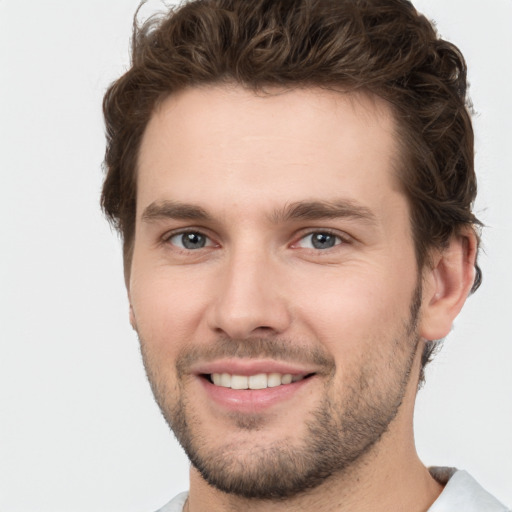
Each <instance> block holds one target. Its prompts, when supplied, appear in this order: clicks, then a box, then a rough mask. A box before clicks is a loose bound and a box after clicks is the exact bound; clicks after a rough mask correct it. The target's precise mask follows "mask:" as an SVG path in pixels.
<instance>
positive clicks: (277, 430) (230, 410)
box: [128, 85, 475, 512]
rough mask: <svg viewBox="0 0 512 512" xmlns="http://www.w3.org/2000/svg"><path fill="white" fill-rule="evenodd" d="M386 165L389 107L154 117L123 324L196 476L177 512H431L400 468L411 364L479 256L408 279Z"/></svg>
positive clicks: (397, 205) (406, 241)
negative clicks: (132, 334) (185, 509)
mask: <svg viewBox="0 0 512 512" xmlns="http://www.w3.org/2000/svg"><path fill="white" fill-rule="evenodd" d="M398 161H399V155H397V150H396V144H395V132H394V121H393V116H392V114H391V111H390V109H389V107H388V106H387V105H386V104H385V103H384V102H382V101H380V100H378V99H376V98H369V97H367V96H364V95H354V94H342V93H339V92H332V91H322V90H317V89H307V90H306V89H298V90H293V91H277V90H276V91H273V93H272V94H261V95H256V94H255V93H253V92H251V91H247V90H245V89H243V88H242V87H239V86H234V85H233V86H215V87H214V86H208V87H203V88H195V89H187V90H185V91H183V92H181V93H178V94H175V95H173V96H171V97H169V98H168V99H167V100H165V101H164V102H162V104H161V105H160V106H159V107H158V109H157V110H156V111H155V113H154V115H153V117H152V119H151V121H150V123H149V125H148V127H147V129H146V132H145V135H144V139H143V143H142V147H141V151H140V158H139V169H138V183H137V186H138V192H137V221H136V234H135V245H134V252H133V260H132V266H131V270H130V281H129V286H128V288H129V297H130V304H131V313H130V314H131V322H132V325H133V326H134V328H135V329H136V330H137V332H138V335H139V337H140V340H141V347H142V353H143V357H144V363H145V366H146V371H147V374H148V377H149V379H150V382H151V385H152V388H153V391H154V393H155V397H156V399H157V402H158V404H159V405H160V407H161V409H162V412H163V414H164V416H165V418H166V420H167V421H168V423H169V424H170V425H171V426H172V428H173V430H174V431H175V434H176V436H177V438H178V440H179V441H180V442H181V443H182V445H183V446H184V448H185V449H186V451H187V454H188V455H189V457H190V459H191V461H192V462H193V465H194V466H193V468H192V470H191V489H190V501H189V508H190V510H191V511H199V510H230V509H231V508H234V509H236V508H238V509H240V508H241V507H242V506H243V507H244V508H245V509H247V510H267V511H268V510H306V509H310V507H311V506H312V503H314V504H315V509H316V510H319V511H320V510H352V511H356V510H372V511H380V510H408V511H409V512H410V511H416V510H417V511H420V510H426V509H427V508H428V506H429V505H430V504H431V503H432V502H433V501H434V500H435V498H436V497H437V495H438V494H439V492H440V486H439V485H438V484H437V483H436V482H434V481H433V480H432V479H431V478H430V477H429V475H428V472H427V470H426V469H425V468H424V466H423V465H422V464H421V463H420V461H419V460H418V458H417V455H416V452H415V449H414V441H413V430H412V413H413V407H414V398H415V393H416V388H417V382H418V374H419V359H420V354H421V349H422V347H423V340H424V339H436V338H440V337H443V336H444V335H446V334H447V332H448V330H449V328H450V326H451V321H452V320H453V317H454V316H455V315H456V314H457V312H458V310H459V309H460V307H461V306H462V304H463V301H464V300H463V299H464V298H465V295H466V294H467V291H468V289H469V286H470V280H471V276H472V265H471V261H472V258H473V261H474V252H475V247H474V245H475V244H474V239H472V238H471V236H470V235H468V236H464V237H462V236H461V237H458V238H454V240H453V241H452V242H451V243H450V245H449V247H448V248H447V250H446V251H445V252H444V253H442V254H441V253H439V254H437V253H436V255H434V258H433V263H432V267H431V268H430V267H429V269H427V270H425V269H418V268H417V265H416V259H415V252H414V245H413V239H412V234H411V226H410V220H409V208H408V203H407V199H406V197H405V196H404V194H403V193H402V191H401V189H400V186H399V182H398V179H397V177H396V175H395V172H396V167H397V162H398ZM233 376H234V377H233ZM288 376H291V377H288ZM276 379H277V380H276ZM279 379H280V380H279ZM290 379H291V380H292V382H291V383H290V382H288V381H289V380H290ZM279 383H281V385H276V384H279ZM226 386H231V387H226ZM244 386H245V387H247V386H252V387H255V388H257V389H232V388H237V387H244ZM267 386H271V387H267ZM283 498H287V500H286V501H283ZM242 503H243V505H242ZM230 507H231V508H230Z"/></svg>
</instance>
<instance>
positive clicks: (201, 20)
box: [101, 0, 481, 361]
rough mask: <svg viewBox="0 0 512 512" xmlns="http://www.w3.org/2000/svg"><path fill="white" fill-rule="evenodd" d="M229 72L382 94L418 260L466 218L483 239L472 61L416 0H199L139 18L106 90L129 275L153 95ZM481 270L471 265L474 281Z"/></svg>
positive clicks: (258, 87) (108, 186)
mask: <svg viewBox="0 0 512 512" xmlns="http://www.w3.org/2000/svg"><path fill="white" fill-rule="evenodd" d="M224 82H226V83H228V82H229V83H232V82H235V83H238V84H241V85H243V86H244V87H247V88H249V89H251V90H254V91H258V92H264V91H265V87H268V86H279V87H283V88H292V87H323V88H329V89H336V90H343V91H362V92H365V93H368V94H373V95H377V96H379V97H380V98H383V99H384V100H386V101H387V102H388V103H389V104H390V106H391V108H392V111H393V113H394V116H395V119H396V122H397V126H398V138H399V140H398V142H399V145H400V150H401V155H400V157H401V161H400V172H399V177H400V181H401V183H402V186H403V189H404V191H405V193H406V195H407V197H408V199H409V202H410V208H411V223H412V229H413V235H414V239H415V249H416V257H417V261H418V266H419V268H422V266H423V265H424V264H425V262H426V258H427V257H428V249H430V248H432V247H440V248H442V247H443V246H444V245H445V244H446V243H447V241H448V240H449V239H450V237H451V236H452V235H454V234H456V233H458V232H459V231H460V229H461V228H462V227H467V226H471V227H472V228H473V229H474V230H475V233H476V236H477V239H479V230H478V228H479V226H480V222H479V221H478V219H477V218H476V217H475V216H474V214H473V213H472V205H473V202H474V199H475V196H476V177H475V172H474V155H473V151H474V150H473V129H472V124H471V118H470V105H469V100H468V98H467V95H466V89H467V82H466V64H465V62H464V58H463V56H462V54H461V52H460V51H459V50H458V49H457V48H456V47H455V46H454V45H453V44H451V43H449V42H447V41H444V40H443V39H441V38H440V37H439V36H438V34H437V32H436V30H435V28H434V27H433V26H432V24H431V23H430V22H429V21H428V20H427V19H426V18H425V17H424V16H423V15H421V14H419V13H418V12H417V11H416V10H415V8H414V7H413V5H412V4H411V2H409V1H407V0H194V1H191V2H187V3H185V4H183V5H181V6H180V7H178V8H174V9H171V11H170V12H169V13H166V14H162V15H159V16H154V17H152V18H150V19H149V20H147V21H146V22H145V23H143V24H142V25H141V26H139V25H137V23H134V33H133V40H132V66H131V68H130V69H129V70H128V71H127V72H126V73H125V74H124V75H123V76H122V77H121V78H119V79H118V80H117V81H116V82H114V83H113V84H112V85H111V87H110V88H109V89H108V91H107V93H106V94H105V98H104V103H103V108H104V115H105V121H106V133H107V150H106V156H105V167H106V170H107V175H106V179H105V182H104V186H103V193H102V196H101V204H102V207H103V209H104V211H105V213H106V215H107V217H108V218H109V220H110V221H111V222H112V223H113V224H114V226H115V227H116V228H117V229H118V230H119V232H120V233H121V235H122V238H123V241H124V261H125V272H126V273H127V275H128V274H129V268H130V262H131V254H132V248H133V241H134V231H135V211H136V174H137V157H138V153H139V148H140V144H141V139H142V136H143V134H144V130H145V128H146V125H147V123H148V121H149V119H150V117H151V115H152V113H153V111H154V109H155V107H156V106H157V105H158V104H159V102H161V101H162V100H163V99H165V98H166V97H168V96H169V95H170V94H173V93H175V92H176V91H178V90H181V89H183V88H186V87H191V86H195V85H204V84H219V83H224ZM480 281H481V272H480V269H479V267H478V265H476V278H475V281H474V285H473V291H474V290H476V288H477V287H478V286H479V284H480ZM430 355H431V354H430V353H427V352H425V353H424V360H425V361H427V360H428V359H429V358H430Z"/></svg>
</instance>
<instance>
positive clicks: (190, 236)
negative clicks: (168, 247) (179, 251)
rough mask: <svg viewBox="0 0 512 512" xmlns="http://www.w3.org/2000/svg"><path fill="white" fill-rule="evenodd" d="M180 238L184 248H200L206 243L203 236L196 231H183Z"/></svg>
mask: <svg viewBox="0 0 512 512" xmlns="http://www.w3.org/2000/svg"><path fill="white" fill-rule="evenodd" d="M181 240H182V242H183V247H185V248H186V249H201V248H202V247H204V246H205V243H206V240H205V237H204V236H203V235H200V234H198V233H184V234H183V235H182V237H181Z"/></svg>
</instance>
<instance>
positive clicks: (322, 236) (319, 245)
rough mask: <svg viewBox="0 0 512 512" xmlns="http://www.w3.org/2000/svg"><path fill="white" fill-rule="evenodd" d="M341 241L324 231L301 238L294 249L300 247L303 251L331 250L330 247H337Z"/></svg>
mask: <svg viewBox="0 0 512 512" xmlns="http://www.w3.org/2000/svg"><path fill="white" fill-rule="evenodd" d="M342 242H343V240H342V239H341V238H340V237H339V236H336V235H333V234H332V233H329V232H326V231H315V232H314V233H309V234H308V235H306V236H304V237H302V238H301V239H300V240H299V241H298V242H297V244H296V247H302V248H303V249H319V250H322V249H323V250H325V249H331V248H332V247H334V246H336V245H339V244H341V243H342Z"/></svg>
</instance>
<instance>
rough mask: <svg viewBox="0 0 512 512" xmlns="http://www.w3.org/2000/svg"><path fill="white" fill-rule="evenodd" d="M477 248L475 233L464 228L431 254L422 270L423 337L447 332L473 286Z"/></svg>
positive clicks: (421, 329) (431, 336)
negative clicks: (445, 244) (427, 264)
mask: <svg viewBox="0 0 512 512" xmlns="http://www.w3.org/2000/svg"><path fill="white" fill-rule="evenodd" d="M476 252H477V241H476V236H475V233H474V232H473V230H472V229H471V228H467V229H465V230H463V231H462V232H461V233H460V234H458V235H453V236H452V238H451V239H450V241H449V243H448V245H447V246H446V247H445V248H444V249H442V250H439V251H436V252H435V254H433V255H432V258H431V259H432V262H431V265H430V266H429V267H428V268H426V269H425V270H424V272H423V301H422V302H423V304H422V316H421V321H420V333H419V334H420V336H421V337H422V338H424V339H427V340H438V339H441V338H444V337H445V336H447V335H448V333H449V332H450V330H451V328H452V325H453V321H454V320H455V317H456V316H457V315H458V314H459V312H460V310H461V309H462V306H463V305H464V303H465V301H466V299H467V297H468V295H469V293H470V290H471V287H472V286H473V281H474V279H475V260H476Z"/></svg>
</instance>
